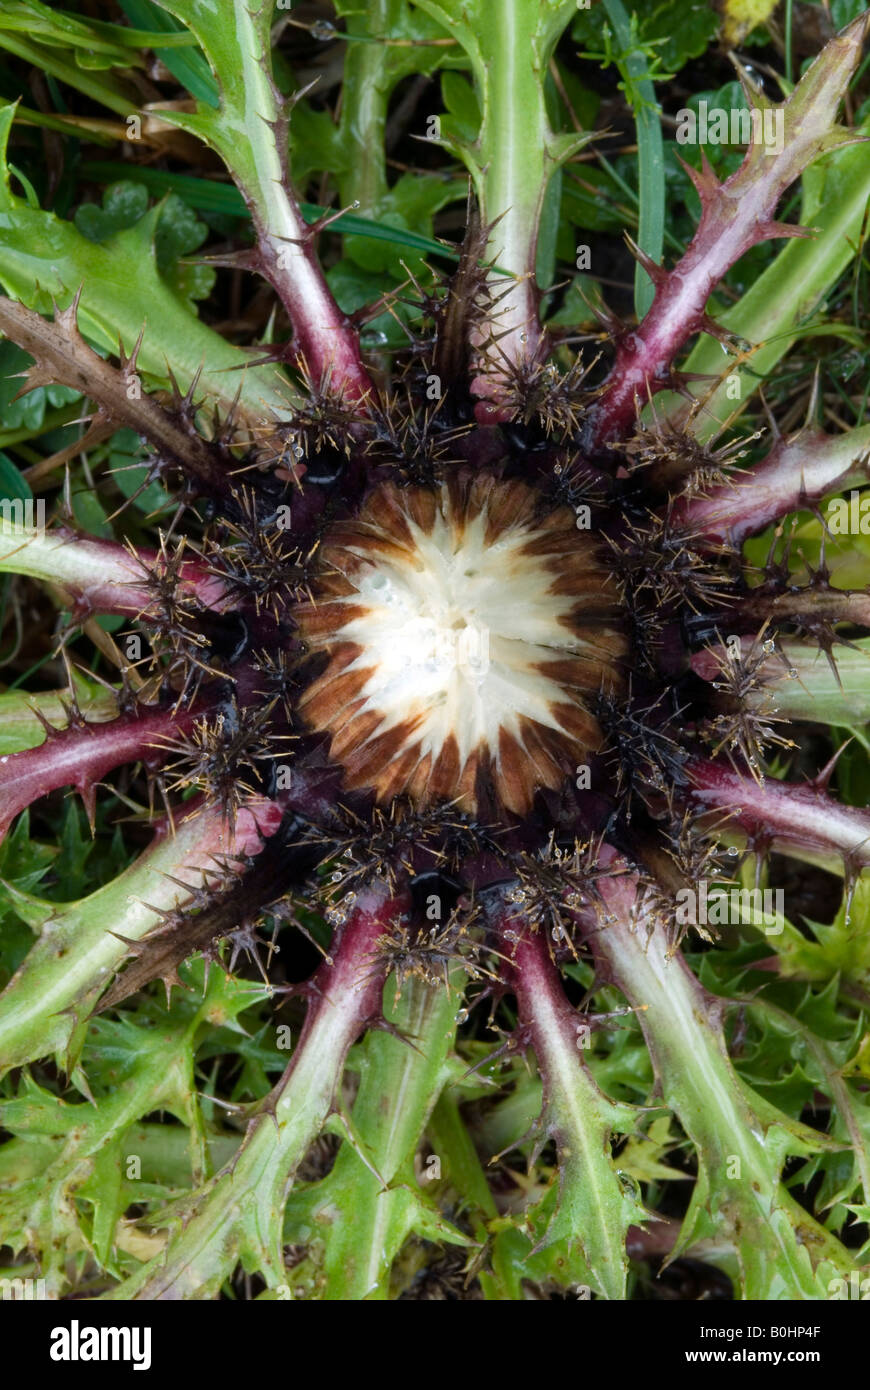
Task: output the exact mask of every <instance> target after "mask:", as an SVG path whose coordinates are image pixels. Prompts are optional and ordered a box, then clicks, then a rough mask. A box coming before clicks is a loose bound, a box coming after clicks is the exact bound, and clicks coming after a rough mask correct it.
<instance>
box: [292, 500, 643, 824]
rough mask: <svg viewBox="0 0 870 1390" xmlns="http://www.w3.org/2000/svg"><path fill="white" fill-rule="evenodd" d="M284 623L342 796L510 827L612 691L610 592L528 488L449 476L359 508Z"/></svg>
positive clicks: (571, 522) (589, 737) (586, 732)
mask: <svg viewBox="0 0 870 1390" xmlns="http://www.w3.org/2000/svg"><path fill="white" fill-rule="evenodd" d="M322 555H323V560H322V569H321V572H320V577H319V579H317V580H315V581H314V585H313V602H311V603H307V604H303V605H300V606H299V607H298V608H297V610H296V617H297V620H298V622H299V626H300V629H301V632H302V635H303V637H304V639H305V640H306V642H307V643H308V645H309V646H310V648H311V649H312V650H313V651H323V652H325V653H326V654H327V657H328V662H327V666H326V669H325V670H324V671H323V672H322V674H321V675H320V676H318V678H317V679H316V680H314V681H313V682H312V684H311V685H310V686H309V688H308V690H307V691H306V692H305V694H304V695H303V697H302V710H303V713H304V715H305V717H306V719H307V721H308V723H309V724H310V725H311V726H312V727H313V728H315V729H318V730H323V731H328V732H329V733H330V734H331V750H330V751H331V756H332V758H333V759H335V760H336V761H338V762H340V763H341V764H342V765H343V766H344V769H345V772H346V776H347V784H348V785H349V786H350V787H372V788H373V789H374V790H375V792H376V795H377V797H378V799H379V800H381V801H387V800H389V799H390V798H391V797H394V796H397V795H400V794H406V795H408V796H410V797H411V798H412V799H413V800H414V801H416V802H418V803H421V804H427V803H429V802H432V801H435V800H445V799H446V800H450V801H456V802H457V803H458V804H459V806H460V807H462V808H463V809H472V810H473V809H475V808H476V807H478V806H479V805H480V804H481V802H482V801H483V800H484V799H486V797H487V795H488V794H489V788H491V789H492V793H493V794H494V796H495V799H496V800H497V802H498V803H499V804H500V805H501V806H503V807H504V808H506V809H507V810H509V811H514V812H518V813H523V812H525V811H527V810H528V809H529V807H530V805H531V802H532V799H533V796H534V792H535V789H536V787H537V786H546V787H556V786H558V785H559V784H560V782H561V781H562V780H563V779H564V775H565V768H566V767H568V768H570V767H573V766H574V765H575V764H577V763H578V762H580V761H582V760H583V758H584V757H585V755H586V754H587V753H588V752H589V751H590V750H595V749H596V748H597V747H598V745H599V743H600V737H601V735H600V730H599V727H598V724H597V721H596V719H595V716H594V715H593V714H592V712H591V709H590V704H591V697H592V696H593V695H594V693H595V692H597V691H598V690H599V689H600V687H601V685H602V682H603V681H604V680H608V681H610V682H611V683H612V682H613V681H614V680H615V679H616V678H617V667H618V664H619V661H620V658H621V657H622V655H623V653H624V640H623V637H622V635H621V633H620V631H619V630H618V627H617V625H616V622H615V617H616V611H615V607H614V600H615V591H614V590H613V588H612V586H611V583H610V579H609V576H608V574H607V571H606V570H605V568H604V567H603V565H602V564H601V562H600V560H599V557H598V554H597V550H596V547H595V545H594V544H593V543H592V542H591V541H590V540H588V539H587V538H586V537H585V536H584V535H583V534H582V533H580V532H578V530H577V527H576V525H575V519H574V515H573V513H572V512H570V511H569V510H568V509H567V508H558V509H556V510H551V511H549V512H547V511H544V510H543V509H541V508H540V507H539V498H538V495H537V494H536V492H535V491H534V489H533V488H531V487H529V486H528V485H527V484H525V483H522V482H518V481H505V480H503V479H500V478H498V477H496V476H493V475H478V476H476V477H472V476H470V475H468V474H462V473H454V474H452V475H451V476H450V477H449V479H448V481H447V482H445V483H444V484H443V485H442V486H441V487H440V488H437V489H432V490H427V489H423V488H409V489H406V490H404V491H400V490H399V489H398V488H396V487H394V486H392V485H385V486H383V487H381V488H379V489H378V490H376V491H375V492H373V493H372V494H371V495H370V496H369V498H368V500H367V501H366V503H365V504H364V506H363V508H362V510H361V512H360V513H359V515H358V516H357V517H356V518H354V519H352V520H350V521H346V522H342V523H341V524H339V525H338V526H336V527H335V528H334V530H333V531H332V533H331V534H330V535H329V536H328V537H327V538H326V540H325V543H324V546H323V551H322Z"/></svg>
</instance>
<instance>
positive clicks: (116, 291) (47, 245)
mask: <svg viewBox="0 0 870 1390" xmlns="http://www.w3.org/2000/svg"><path fill="white" fill-rule="evenodd" d="M14 110H15V108H14V106H11V105H7V106H3V107H0V215H2V218H3V221H4V226H5V231H4V236H3V242H2V244H0V283H2V284H3V285H4V287H5V289H6V291H7V293H8V294H10V295H13V296H14V297H15V298H18V299H20V300H21V301H22V302H23V303H25V304H27V305H28V306H29V307H30V308H35V309H37V310H39V311H40V312H41V313H44V314H48V313H51V311H52V303H51V300H52V297H54V298H55V299H56V300H57V301H58V303H59V304H60V305H61V307H66V306H67V305H68V304H69V303H70V302H71V301H72V299H73V297H74V295H75V293H76V291H77V290H78V289H79V287H81V290H82V294H81V301H80V305H79V322H80V326H81V328H82V331H83V332H84V333H85V334H86V335H87V337H88V338H89V340H90V341H91V342H92V343H94V344H95V346H97V347H100V348H103V349H104V350H106V351H109V352H117V349H118V338H119V336H120V337H121V339H122V341H123V344H124V347H125V349H126V351H127V352H131V351H132V349H133V347H134V345H135V343H136V341H137V339H138V337H139V333H140V331H141V330H142V328H143V325H144V328H145V332H144V338H143V342H142V348H141V351H140V354H139V358H138V365H139V368H140V370H141V371H142V372H143V373H145V374H146V375H148V376H150V377H152V378H153V379H154V380H155V381H157V382H160V383H161V384H165V383H166V382H167V377H166V365H167V362H171V363H172V367H173V371H174V373H175V376H176V379H177V380H178V382H179V384H180V385H181V387H182V389H186V387H187V386H188V385H189V384H190V382H191V381H192V380H193V378H194V376H195V375H196V373H197V372H198V371H199V370H200V369H202V375H201V377H200V389H201V390H202V392H203V394H204V395H205V396H206V397H207V398H211V399H212V400H214V401H215V402H216V403H218V404H220V405H221V406H222V407H223V408H224V409H229V407H230V406H231V404H232V402H233V399H234V397H235V394H236V391H237V390H238V389H239V388H241V393H242V402H243V407H242V408H243V412H244V413H245V414H247V415H248V416H249V417H250V418H252V419H253V420H255V421H256V422H257V423H258V424H260V425H261V424H262V420H263V416H264V413H267V412H270V411H271V412H273V413H274V414H275V415H277V416H278V418H281V417H286V415H287V414H288V413H289V412H290V410H291V409H292V401H293V391H292V388H291V386H290V384H289V382H287V380H286V378H285V377H284V376H283V374H282V373H281V372H279V371H278V370H277V369H276V368H264V367H249V366H248V365H247V363H248V361H249V356H248V355H247V354H246V353H244V352H242V351H240V350H239V349H238V348H235V347H233V346H232V345H231V344H228V343H227V342H226V341H225V340H224V339H223V338H222V337H221V336H220V334H218V333H215V332H214V331H213V330H212V329H210V328H208V327H207V326H206V325H205V324H202V323H200V321H199V320H198V319H197V317H196V315H195V314H194V313H193V312H191V310H190V308H189V307H188V305H187V304H185V303H184V302H183V301H182V300H181V299H180V298H179V296H178V295H177V294H176V293H175V292H174V291H173V289H172V288H171V287H170V286H169V285H168V284H167V282H166V281H165V280H164V279H163V277H162V276H161V275H160V271H159V269H158V266H157V260H156V253H155V249H154V237H155V231H156V224H157V221H158V219H159V216H160V210H159V208H152V209H151V211H150V212H148V213H146V214H145V216H144V217H142V218H141V219H140V220H139V221H138V222H137V223H136V224H135V226H132V227H127V228H123V229H122V230H120V231H118V232H116V233H115V234H114V236H113V237H111V238H110V239H109V241H108V242H105V243H100V244H96V243H94V242H91V241H88V240H87V238H86V237H84V236H82V234H81V232H79V231H78V229H77V228H76V227H75V226H74V225H73V224H72V223H71V222H64V221H62V220H61V219H60V218H58V217H55V216H54V214H53V213H49V212H43V211H38V210H34V209H32V208H29V207H28V206H27V204H26V202H25V201H24V200H22V199H19V198H16V197H15V196H14V195H13V193H12V191H11V189H10V187H9V180H8V174H7V171H6V166H5V163H4V152H5V146H6V140H7V139H8V134H9V129H10V126H11V123H12V118H13V115H14ZM243 367H244V368H245V369H246V370H245V371H244V372H242V371H241V370H240V369H241V368H243Z"/></svg>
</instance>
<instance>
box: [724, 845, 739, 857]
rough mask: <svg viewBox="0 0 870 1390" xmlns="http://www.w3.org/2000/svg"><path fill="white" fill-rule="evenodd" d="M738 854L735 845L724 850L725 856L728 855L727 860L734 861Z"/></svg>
mask: <svg viewBox="0 0 870 1390" xmlns="http://www.w3.org/2000/svg"><path fill="white" fill-rule="evenodd" d="M739 853H740V851H739V849H738V848H737V846H736V845H729V846H728V849H727V850H726V854H727V855H728V858H729V859H736V858H737V856H738V854H739Z"/></svg>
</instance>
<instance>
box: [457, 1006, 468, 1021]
mask: <svg viewBox="0 0 870 1390" xmlns="http://www.w3.org/2000/svg"><path fill="white" fill-rule="evenodd" d="M467 1018H468V1010H467V1009H460V1010H459V1012H458V1014H457V1015H456V1022H457V1023H464V1022H465V1020H466V1019H467Z"/></svg>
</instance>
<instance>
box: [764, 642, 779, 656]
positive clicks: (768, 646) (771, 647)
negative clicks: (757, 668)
mask: <svg viewBox="0 0 870 1390" xmlns="http://www.w3.org/2000/svg"><path fill="white" fill-rule="evenodd" d="M761 650H762V651H763V652H766V653H767V655H768V656H773V653H774V652H775V651H776V643H775V642H774V641H773V639H772V638H771V637H768V639H767V641H766V642H762V644H761Z"/></svg>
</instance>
